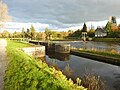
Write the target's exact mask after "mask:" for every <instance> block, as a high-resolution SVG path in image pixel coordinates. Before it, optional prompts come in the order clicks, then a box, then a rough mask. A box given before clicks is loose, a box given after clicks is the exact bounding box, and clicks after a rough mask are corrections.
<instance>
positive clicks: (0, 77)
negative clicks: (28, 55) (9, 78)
mask: <svg viewBox="0 0 120 90" xmlns="http://www.w3.org/2000/svg"><path fill="white" fill-rule="evenodd" d="M6 46H7V41H6V40H5V39H0V90H3V87H4V76H5V70H6V67H7V58H6V48H5V47H6Z"/></svg>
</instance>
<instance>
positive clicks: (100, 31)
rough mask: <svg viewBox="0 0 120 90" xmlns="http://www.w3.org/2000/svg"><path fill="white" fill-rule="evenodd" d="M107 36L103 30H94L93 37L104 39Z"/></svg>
mask: <svg viewBox="0 0 120 90" xmlns="http://www.w3.org/2000/svg"><path fill="white" fill-rule="evenodd" d="M105 36H107V32H106V30H105V29H103V28H100V27H98V28H97V29H96V30H95V37H105Z"/></svg>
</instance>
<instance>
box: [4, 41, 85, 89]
mask: <svg viewBox="0 0 120 90" xmlns="http://www.w3.org/2000/svg"><path fill="white" fill-rule="evenodd" d="M28 46H30V45H29V44H25V43H20V42H17V41H8V45H7V47H6V49H7V57H8V60H9V64H8V67H7V70H6V75H5V78H4V80H5V87H4V88H5V90H86V89H85V88H84V87H83V86H81V85H80V80H79V81H77V82H79V83H76V84H74V83H73V81H72V80H71V79H69V80H67V78H66V77H65V76H64V75H63V74H62V72H61V71H57V70H56V69H55V68H54V67H48V65H47V64H46V63H44V62H42V61H40V60H36V59H34V58H33V57H30V56H28V55H27V54H25V53H24V52H22V51H21V50H20V48H23V47H28Z"/></svg>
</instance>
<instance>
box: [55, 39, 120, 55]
mask: <svg viewBox="0 0 120 90" xmlns="http://www.w3.org/2000/svg"><path fill="white" fill-rule="evenodd" d="M55 43H67V44H70V45H71V46H72V47H75V48H80V49H86V50H99V51H108V52H113V51H114V52H118V53H120V43H113V42H94V41H86V42H83V41H57V42H55Z"/></svg>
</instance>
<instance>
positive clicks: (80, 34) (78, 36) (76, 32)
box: [67, 29, 82, 38]
mask: <svg viewBox="0 0 120 90" xmlns="http://www.w3.org/2000/svg"><path fill="white" fill-rule="evenodd" d="M81 36H82V31H81V30H79V29H78V30H77V31H75V32H73V33H71V34H69V36H67V37H68V38H69V37H77V38H80V37H81Z"/></svg>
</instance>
